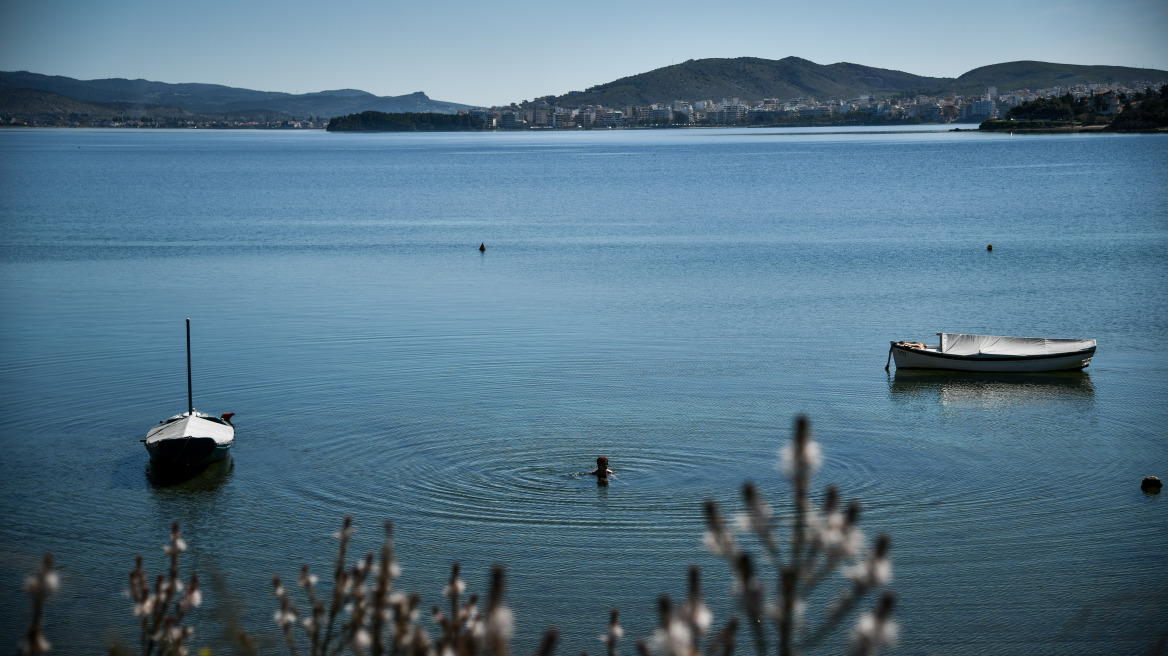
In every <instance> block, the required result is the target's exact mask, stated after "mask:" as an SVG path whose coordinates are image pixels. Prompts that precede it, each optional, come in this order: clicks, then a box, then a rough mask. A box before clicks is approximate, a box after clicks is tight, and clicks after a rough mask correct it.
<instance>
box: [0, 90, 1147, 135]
mask: <svg viewBox="0 0 1168 656" xmlns="http://www.w3.org/2000/svg"><path fill="white" fill-rule="evenodd" d="M1154 86H1158V85H1156V83H1154V82H1151V81H1143V80H1134V81H1129V82H1126V83H1122V84H1120V83H1115V84H1079V85H1075V86H1068V87H1060V86H1053V87H1049V88H1041V89H1017V90H1010V91H1006V92H999V90H998V88H997V87H988V88H986V89H985V91H984V92H983V93H981V94H980V95H972V96H967V95H959V94H956V93H947V94H944V95H936V96H933V95H914V96H909V95H904V96H902V97H880V96H877V95H875V94H864V95H860V96H857V97H854V98H835V99H821V98H811V97H801V98H794V99H790V100H782V99H778V98H765V99H762V100H758V101H746V100H742V99H740V98H734V97H731V98H722V99H721V100H718V101H714V100H712V99H675V100H672V101H662V102H658V103H652V104H649V105H642V106H633V105H629V106H621V107H609V106H603V105H594V104H582V105H579V106H574V107H573V106H569V105H570V100H571V99H572V97H573V96H575V95H580V94H582V93H583V92H571V93H569V94H567V95H566V96H562V97H560V98H558V99H557V98H556V97H554V96H548V97H544V98H538V99H536V100H533V101H528V100H524V101H522V102H518V103H511V104H510V105H507V106H496V107H477V108H470V109H462V110H459V112H458V113H459V114H463V115H467V116H470V117H473V118H475V119H478V120H479V121H481V125H482V128H483V129H487V130H591V129H622V128H625V129H629V128H665V127H673V128H685V127H731V126H739V127H765V126H813V125H898V124H946V123H981V122H983V121H987V120H993V119H998V118H1003V117H1005V116H1006V114H1007V112H1008V111H1009V110H1010V109H1011V108H1013V107H1017V106H1019V105H1021V104H1022V103H1024V102H1027V101H1033V100H1037V99H1041V98H1060V97H1064V96H1066V95H1067V94H1070V95H1071V96H1073V97H1074V98H1075V99H1076V100H1082V99H1089V100H1090V101H1091V104H1092V107H1093V110H1094V111H1095V113H1096V114H1097V115H1099V116H1114V115H1115V114H1118V113H1119V112H1121V111H1122V110H1123V106H1124V103H1125V102H1126V101H1127V100H1128V99H1129V98H1130V97H1133V96H1134V95H1135V94H1138V93H1141V92H1144V91H1145V90H1146V89H1148V88H1152V87H1154ZM330 120H331V119H330V118H329V117H322V116H300V117H296V116H288V115H287V114H281V113H279V112H263V111H262V110H261V111H250V112H247V113H246V114H245V113H239V114H234V115H233V114H225V115H215V116H209V115H201V114H196V113H194V112H189V111H186V112H175V111H173V110H171V111H167V112H161V111H158V108H135V109H129V108H126V109H124V110H121V111H115V112H112V113H111V114H110V115H94V114H90V113H86V112H76V111H74V112H68V113H61V112H58V113H56V114H46V113H43V112H42V113H34V112H21V111H14V110H12V109H9V110H7V111H2V112H0V125H2V126H24V127H104V128H197V129H272V130H320V129H325V128H327V127H328V124H329V121H330Z"/></svg>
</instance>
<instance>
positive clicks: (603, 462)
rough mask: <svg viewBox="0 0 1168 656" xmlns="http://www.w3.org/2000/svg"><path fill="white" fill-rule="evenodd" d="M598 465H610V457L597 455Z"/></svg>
mask: <svg viewBox="0 0 1168 656" xmlns="http://www.w3.org/2000/svg"><path fill="white" fill-rule="evenodd" d="M596 466H597V467H601V468H603V467H608V458H605V457H604V456H597V458H596Z"/></svg>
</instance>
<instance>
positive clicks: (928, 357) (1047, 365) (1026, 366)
mask: <svg viewBox="0 0 1168 656" xmlns="http://www.w3.org/2000/svg"><path fill="white" fill-rule="evenodd" d="M1094 356H1095V349H1094V348H1090V349H1084V350H1082V351H1074V352H1071V353H1048V354H1043V355H993V354H985V353H978V354H973V355H954V354H950V353H940V352H938V351H937V350H935V349H918V348H909V347H905V346H901V345H899V344H897V343H895V342H893V343H892V357H893V360H894V361H895V362H896V368H897V369H934V370H940V371H982V372H993V373H1038V372H1046V371H1078V370H1082V369H1085V368H1086V367H1087V365H1089V364H1091V358H1092V357H1094Z"/></svg>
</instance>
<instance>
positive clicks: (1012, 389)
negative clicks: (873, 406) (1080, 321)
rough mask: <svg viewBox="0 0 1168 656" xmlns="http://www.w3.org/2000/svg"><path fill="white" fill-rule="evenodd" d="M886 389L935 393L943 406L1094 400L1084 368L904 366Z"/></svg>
mask: <svg viewBox="0 0 1168 656" xmlns="http://www.w3.org/2000/svg"><path fill="white" fill-rule="evenodd" d="M889 389H890V391H891V392H892V399H893V400H894V401H897V400H900V401H910V400H922V399H926V398H929V397H932V396H934V395H935V396H936V397H937V400H939V401H940V402H941V404H942V405H945V406H967V407H975V406H981V407H989V406H1001V405H1025V404H1030V403H1035V404H1038V403H1049V402H1052V401H1089V402H1093V401H1094V400H1095V386H1094V385H1093V384H1092V383H1091V375H1090V374H1088V373H1087V372H1085V371H1060V372H1050V373H1024V374H1023V373H1019V374H999V373H972V372H951V371H922V370H913V369H906V370H903V371H901V370H897V371H896V375H895V376H892V377H891V378H890V379H889Z"/></svg>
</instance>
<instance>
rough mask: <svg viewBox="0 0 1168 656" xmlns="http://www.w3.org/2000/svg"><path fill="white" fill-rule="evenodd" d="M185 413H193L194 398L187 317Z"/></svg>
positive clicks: (188, 320)
mask: <svg viewBox="0 0 1168 656" xmlns="http://www.w3.org/2000/svg"><path fill="white" fill-rule="evenodd" d="M187 414H188V415H194V414H195V399H194V396H193V395H192V394H191V320H190V318H189V317H188V318H187Z"/></svg>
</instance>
